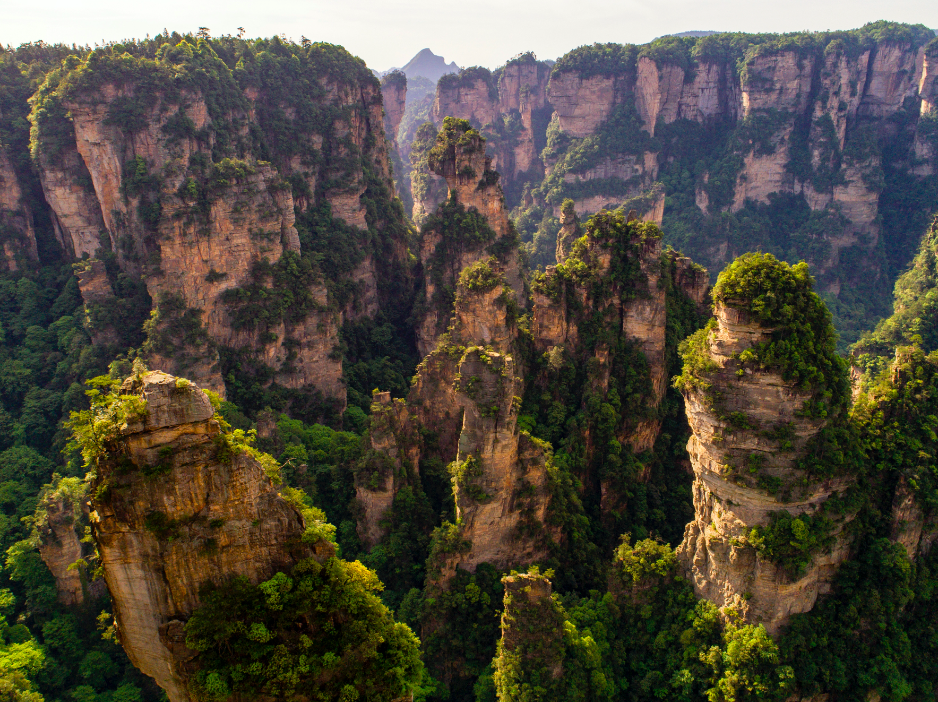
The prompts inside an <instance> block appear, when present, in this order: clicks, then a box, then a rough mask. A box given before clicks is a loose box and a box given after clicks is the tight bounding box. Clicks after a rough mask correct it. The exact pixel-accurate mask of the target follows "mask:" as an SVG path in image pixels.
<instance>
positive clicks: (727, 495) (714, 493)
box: [678, 304, 851, 633]
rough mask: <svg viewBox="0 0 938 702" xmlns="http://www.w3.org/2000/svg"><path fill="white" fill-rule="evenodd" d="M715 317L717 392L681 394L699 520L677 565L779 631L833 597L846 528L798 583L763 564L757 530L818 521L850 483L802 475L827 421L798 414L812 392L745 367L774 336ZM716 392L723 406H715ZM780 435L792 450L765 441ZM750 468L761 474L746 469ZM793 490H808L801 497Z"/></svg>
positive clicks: (712, 378) (704, 593)
mask: <svg viewBox="0 0 938 702" xmlns="http://www.w3.org/2000/svg"><path fill="white" fill-rule="evenodd" d="M716 318H717V323H718V326H717V328H716V329H714V330H713V331H711V332H710V335H709V349H710V357H711V359H712V360H713V361H714V363H715V364H716V366H717V369H716V370H715V371H713V372H712V373H710V374H708V375H707V382H709V383H710V384H711V386H712V387H711V388H710V389H702V388H699V387H698V388H692V389H686V390H685V393H684V398H685V406H686V409H687V418H688V422H689V423H690V427H691V431H692V432H693V434H692V436H691V438H690V440H689V441H688V444H687V450H688V453H689V454H690V458H691V464H692V465H693V469H694V476H695V480H694V486H693V494H694V510H695V519H694V521H692V522H691V523H690V524H688V525H687V528H686V530H685V532H684V541H683V542H682V543H681V545H680V547H679V548H678V558H679V559H680V560H681V562H682V563H683V564H684V567H685V569H686V570H687V572H688V574H689V577H690V580H691V583H692V585H693V586H694V591H695V592H696V593H697V595H698V596H699V597H703V598H706V599H708V600H710V601H711V602H713V603H715V604H716V605H717V606H718V607H721V608H723V607H729V606H732V607H735V608H736V609H737V610H738V611H739V613H740V614H741V615H742V616H743V617H744V618H745V619H746V620H747V621H749V622H753V623H762V624H764V625H765V627H766V629H767V630H768V631H769V632H770V633H775V632H777V631H778V630H779V629H780V628H781V627H783V626H784V625H785V624H786V623H787V621H788V620H789V618H790V617H791V615H793V614H798V613H801V612H807V611H808V610H810V609H811V608H812V607H813V606H814V603H815V601H816V600H817V597H818V595H821V594H824V593H826V592H829V591H830V585H831V582H832V580H833V577H834V574H835V572H836V570H837V566H838V565H839V564H840V563H841V562H842V561H844V560H845V559H846V558H847V556H848V547H849V543H848V540H847V538H846V536H845V535H844V534H843V526H844V522H843V521H842V522H840V523H838V524H837V525H836V527H835V534H834V536H835V539H834V544H833V546H832V547H831V548H830V549H829V550H827V551H826V552H822V553H818V554H815V555H814V557H813V560H812V562H811V564H810V566H809V567H808V569H807V571H806V572H805V573H804V574H803V575H801V576H799V577H797V578H792V577H791V576H790V574H788V573H787V572H785V571H784V570H783V569H782V568H780V567H778V566H776V565H775V564H774V563H772V562H770V561H769V560H767V559H765V558H763V557H761V556H760V555H759V554H758V552H757V551H756V550H755V548H754V547H753V546H751V545H750V544H749V540H748V539H749V535H750V532H751V530H752V529H753V527H756V526H765V525H767V524H768V523H769V522H770V519H771V515H772V513H773V512H779V511H783V510H784V511H787V512H788V513H789V514H791V515H793V516H798V515H802V514H807V515H813V514H815V513H816V512H817V511H818V510H819V509H820V508H821V506H822V505H823V503H824V502H825V501H827V499H828V498H830V497H831V496H832V495H834V494H836V493H838V492H841V491H843V490H845V489H846V488H847V487H848V486H849V484H850V482H851V479H850V478H848V477H844V478H836V479H828V480H822V481H818V480H809V479H808V478H807V476H805V475H803V473H802V472H801V471H799V470H798V469H797V467H796V461H797V459H798V458H800V457H802V456H803V455H804V453H805V451H806V450H807V449H806V447H807V445H808V442H809V441H810V440H811V439H812V438H813V437H814V436H815V435H816V434H817V433H818V432H819V431H820V430H821V429H822V427H823V426H824V423H825V422H824V420H820V419H813V418H810V417H805V416H803V414H802V412H801V410H802V408H803V406H804V403H805V401H806V400H809V399H810V398H811V397H812V394H811V393H810V392H806V391H803V390H799V389H798V388H797V387H795V385H794V383H791V382H786V381H785V380H784V379H783V378H782V376H781V375H780V374H779V373H778V372H777V371H774V370H758V369H756V370H753V369H752V368H750V367H746V366H744V365H743V364H741V363H740V361H739V360H738V358H739V354H740V353H741V352H743V351H745V350H747V349H749V348H751V347H752V346H754V345H755V344H758V343H760V342H762V341H766V340H768V339H770V338H771V333H772V329H769V328H766V327H762V326H760V325H759V324H758V323H757V322H756V321H755V320H754V319H753V318H752V315H751V314H750V313H749V312H748V311H746V310H745V309H742V308H737V307H733V306H730V305H724V304H719V305H717V307H716ZM738 371H741V372H742V374H741V375H740V374H739V373H738ZM715 393H718V394H719V401H716V400H714V399H713V398H714V396H715V395H714V394H715ZM732 415H736V416H739V415H741V416H744V417H745V419H746V421H745V423H743V422H741V421H737V422H736V423H735V424H731V423H730V421H729V420H728V419H727V417H729V416H732ZM779 427H787V428H788V438H787V439H785V440H787V441H789V442H790V446H789V447H788V448H786V449H783V448H782V447H781V444H780V440H776V439H773V438H769V437H767V436H766V435H765V433H766V432H768V431H772V430H774V429H777V428H779ZM753 456H755V457H757V459H758V460H757V462H756V463H755V464H753V463H752V457H753ZM751 465H756V466H757V467H756V468H755V469H746V466H751ZM760 477H769V478H773V479H778V480H781V481H783V482H784V484H786V485H787V486H788V489H789V491H791V493H792V494H791V495H788V493H786V492H785V491H782V492H780V493H777V494H770V493H768V492H766V490H765V489H764V488H762V487H761V485H760V482H759V479H760ZM802 478H804V480H802ZM795 483H798V484H799V485H800V486H801V487H799V488H798V489H797V490H794V489H793V486H794V484H795ZM780 494H784V495H786V496H784V497H782V496H780ZM848 519H849V517H848Z"/></svg>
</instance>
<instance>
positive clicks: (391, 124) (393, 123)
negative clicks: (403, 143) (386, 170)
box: [381, 71, 407, 148]
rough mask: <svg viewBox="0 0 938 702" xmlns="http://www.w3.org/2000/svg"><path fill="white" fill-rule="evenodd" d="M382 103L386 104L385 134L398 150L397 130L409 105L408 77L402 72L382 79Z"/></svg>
mask: <svg viewBox="0 0 938 702" xmlns="http://www.w3.org/2000/svg"><path fill="white" fill-rule="evenodd" d="M381 101H382V102H383V103H384V133H385V134H386V135H387V138H388V143H389V144H391V145H392V147H394V148H396V145H397V130H398V129H399V128H400V126H401V120H402V119H403V118H404V108H405V107H406V105H407V76H405V75H404V74H403V73H401V72H400V71H392V72H391V73H389V74H387V75H386V76H384V77H383V78H382V79H381Z"/></svg>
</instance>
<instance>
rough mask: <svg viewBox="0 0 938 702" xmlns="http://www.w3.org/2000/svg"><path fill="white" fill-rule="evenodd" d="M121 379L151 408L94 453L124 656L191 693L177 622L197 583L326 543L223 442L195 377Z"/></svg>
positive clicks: (319, 549)
mask: <svg viewBox="0 0 938 702" xmlns="http://www.w3.org/2000/svg"><path fill="white" fill-rule="evenodd" d="M121 391H122V392H123V393H131V394H135V395H137V396H138V397H140V398H141V399H146V401H147V412H146V415H145V416H144V417H142V418H141V419H140V420H139V421H135V422H133V423H132V424H131V425H129V426H127V427H126V428H125V429H124V430H123V431H122V433H121V436H120V437H119V438H118V439H117V440H116V441H115V442H114V444H113V445H112V446H111V447H110V448H109V451H108V454H107V456H106V457H105V458H104V459H103V460H101V461H99V463H98V466H97V469H96V471H95V474H94V478H93V480H92V482H91V487H90V494H91V495H92V496H93V497H92V505H91V506H92V509H93V510H94V512H93V514H92V528H93V533H94V538H95V541H96V542H97V544H98V552H99V554H100V558H101V565H102V567H103V570H104V578H105V581H106V582H107V586H108V589H109V590H110V592H111V597H112V599H113V602H114V614H115V618H116V623H117V628H118V633H119V635H120V640H121V643H122V645H123V646H124V650H125V651H126V652H127V655H128V657H129V658H130V660H131V662H133V664H134V665H136V666H137V667H138V668H139V669H140V670H141V671H143V672H144V673H146V674H147V675H149V676H151V677H153V678H154V679H155V680H156V682H157V683H158V684H159V685H160V687H162V688H163V690H165V691H166V694H167V696H168V697H169V699H170V700H171V702H188V701H189V700H190V699H191V697H190V694H189V692H188V690H187V688H186V677H187V675H188V674H189V673H190V672H191V671H190V670H189V668H188V667H187V662H188V661H189V660H190V659H191V658H192V657H193V656H194V652H192V651H189V650H188V649H187V648H186V647H185V643H184V642H185V637H184V635H183V626H184V623H185V621H186V619H187V618H188V617H189V615H191V614H192V612H193V611H194V610H195V609H197V608H198V607H199V603H200V599H199V592H200V589H201V588H202V587H203V586H204V585H205V584H206V583H215V584H222V583H223V582H226V581H228V580H229V579H230V578H231V577H234V576H244V577H246V578H247V579H248V580H249V581H250V582H252V583H257V582H260V581H262V580H265V579H267V578H270V577H271V576H272V575H273V574H274V573H276V572H278V571H282V570H289V568H290V567H291V566H292V565H293V564H295V563H296V562H297V561H298V560H299V559H300V558H302V557H309V556H314V557H317V558H325V557H327V556H329V555H331V554H332V553H333V548H332V546H331V544H328V543H324V542H318V543H317V544H314V545H307V544H304V543H302V542H301V541H300V536H301V535H302V534H303V531H304V528H305V525H304V522H303V517H302V516H301V514H300V513H299V512H298V511H297V509H296V508H295V507H294V506H293V505H292V504H290V503H289V502H287V501H286V500H284V499H283V498H282V497H280V495H279V494H278V491H277V487H276V486H275V485H274V483H273V482H272V481H271V479H270V478H269V477H268V476H267V475H266V474H265V472H264V469H263V468H262V467H261V465H260V464H259V463H258V462H257V460H255V459H254V458H253V457H252V456H251V455H249V454H247V453H236V454H234V455H227V454H225V453H221V452H220V449H219V445H220V444H219V441H220V439H221V437H220V428H219V425H218V423H217V422H216V421H215V420H214V419H213V418H212V407H211V404H210V402H209V400H208V397H206V395H205V393H203V392H202V391H201V390H200V389H199V388H198V386H197V385H195V384H194V383H188V384H184V383H179V382H177V379H176V378H174V377H172V376H169V375H167V374H165V373H161V372H159V371H153V372H149V373H146V374H144V375H142V376H140V377H138V378H131V379H129V380H128V381H127V382H125V384H124V386H123V388H122V390H121ZM154 466H159V469H158V470H157V469H154ZM144 470H149V471H151V472H154V474H153V475H150V476H147V475H144V472H143V471H144ZM169 536H172V538H168V537H169Z"/></svg>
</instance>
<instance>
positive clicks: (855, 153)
mask: <svg viewBox="0 0 938 702" xmlns="http://www.w3.org/2000/svg"><path fill="white" fill-rule="evenodd" d="M933 38H934V34H933V32H931V31H930V30H926V29H925V28H924V27H921V26H920V25H915V26H911V25H895V24H891V23H886V22H880V23H873V24H871V25H868V26H866V27H864V28H861V29H859V30H853V31H851V32H830V33H821V34H805V35H803V36H800V37H799V39H798V41H797V42H796V41H795V40H792V41H791V42H788V41H787V40H786V39H782V38H779V37H775V36H770V35H765V36H760V37H757V36H755V35H752V36H748V37H747V38H746V40H745V42H744V43H745V45H744V44H743V43H739V42H738V41H737V40H736V39H734V38H733V37H732V36H730V35H721V34H717V35H713V36H709V37H702V38H677V37H670V38H668V37H664V38H661V39H658V40H655V41H654V42H651V43H650V44H647V45H644V46H629V45H615V44H608V45H595V46H592V47H589V46H585V47H580V48H579V49H576V50H574V51H571V52H570V53H568V54H567V55H566V56H564V57H562V58H561V59H560V60H559V61H558V62H557V64H556V65H555V66H554V67H553V68H552V69H551V74H550V79H549V82H548V84H547V86H546V92H545V100H546V102H545V105H546V107H545V109H546V111H547V112H550V111H551V110H552V111H553V113H552V118H551V120H550V122H549V123H547V122H546V121H545V122H543V123H541V124H542V125H543V126H542V127H541V129H543V130H544V131H543V132H541V131H537V130H536V134H535V140H539V139H543V140H544V141H543V142H542V143H544V144H545V148H543V149H542V150H541V152H540V157H541V159H542V161H543V164H544V168H545V176H544V178H543V179H539V178H532V177H524V178H522V180H527V181H528V183H527V186H524V185H523V183H519V184H517V187H515V185H514V184H512V187H511V188H509V189H508V190H509V193H510V197H509V201H510V202H509V204H510V206H511V207H512V208H515V207H517V208H518V209H517V210H516V211H515V215H516V216H517V217H518V221H519V224H518V226H519V231H520V233H521V236H522V240H523V241H524V242H526V243H527V242H531V244H530V245H531V246H533V247H534V249H535V250H536V252H537V257H536V258H535V259H534V260H537V261H538V262H540V261H541V260H542V259H543V260H544V261H545V265H546V263H549V262H550V257H551V255H552V254H553V246H552V245H550V246H549V247H545V248H544V249H543V251H542V250H541V244H540V243H539V242H540V240H545V239H547V240H552V238H553V236H555V234H556V231H557V229H558V228H559V225H558V223H557V221H556V219H552V218H551V217H548V216H545V215H546V213H547V212H549V211H550V212H552V217H553V218H558V217H559V216H560V206H561V204H562V202H563V201H564V200H566V199H568V198H569V199H572V200H573V201H574V203H575V209H576V211H577V213H578V214H579V215H580V216H584V215H587V214H591V213H593V212H597V211H599V210H600V209H602V208H607V209H611V208H614V207H615V206H618V205H622V204H624V203H625V207H626V209H627V210H628V209H636V210H641V208H640V207H637V206H636V205H635V204H629V201H630V200H632V199H633V198H642V199H647V196H646V195H645V194H646V193H647V192H648V191H649V190H650V189H651V188H653V187H656V183H660V184H661V186H663V192H662V193H661V197H660V198H658V200H657V202H656V204H655V206H654V207H651V208H649V209H653V210H655V214H654V215H653V216H651V217H649V218H650V219H652V220H653V221H656V222H658V223H659V224H662V223H663V228H664V229H665V231H666V232H667V234H666V240H667V242H668V243H671V244H673V245H674V246H675V247H677V248H680V249H681V250H683V251H684V252H685V253H688V254H690V255H691V256H693V257H694V259H695V260H697V261H699V262H701V263H703V264H704V265H707V266H708V267H709V268H710V269H711V270H719V269H720V268H722V267H723V266H724V265H725V264H726V263H728V262H729V261H731V260H732V259H733V258H735V257H736V256H739V255H741V254H742V253H744V252H745V251H748V250H753V249H755V248H761V249H762V250H768V251H772V252H773V253H775V254H776V255H777V256H780V257H786V258H788V259H791V260H795V259H798V258H804V259H805V260H808V261H809V262H810V263H811V264H812V267H813V269H814V270H815V271H816V274H817V275H818V280H819V285H820V287H821V289H822V290H823V291H824V292H825V293H828V294H830V295H833V296H834V297H835V298H837V299H838V300H840V299H841V298H842V299H843V300H848V299H850V300H852V299H859V300H863V302H862V306H861V308H856V307H853V308H851V307H850V306H849V305H844V306H841V305H839V304H835V305H834V306H833V308H832V310H833V312H834V314H835V316H836V317H837V320H838V323H839V324H838V326H839V328H840V329H841V330H842V333H843V336H844V339H845V340H847V341H848V342H849V341H853V340H855V339H856V338H857V336H858V335H859V333H860V331H861V330H862V329H864V328H865V327H866V326H868V325H869V323H870V320H871V319H873V318H875V317H878V316H881V315H884V314H888V299H889V293H890V290H891V285H892V279H891V276H892V275H893V274H892V273H891V271H892V270H899V269H901V268H902V267H903V266H904V265H906V263H907V262H908V260H909V255H910V252H911V251H912V250H914V242H915V240H916V239H917V237H918V236H919V235H920V234H921V231H922V230H924V228H925V226H927V222H926V221H925V220H924V218H923V217H922V216H920V215H915V216H914V220H915V221H914V223H910V222H909V221H908V216H909V212H910V211H916V212H927V211H930V210H931V209H933V208H934V206H935V200H934V195H933V193H934V182H933V180H932V179H933V178H934V177H935V172H936V171H935V164H934V162H933V161H934V156H935V146H934V143H935V142H934V137H933V136H929V135H933V134H934V133H935V130H934V128H933V126H932V123H933V120H934V118H933V117H929V115H931V114H932V113H931V112H930V110H931V105H932V104H933V103H934V97H933V93H934V89H935V88H934V76H933V75H932V74H933V73H934V70H933V65H932V64H933V63H934V58H933V57H931V56H930V54H934V49H926V44H928V42H929V41H931V40H932V39H933ZM928 46H931V45H930V44H929V45H928ZM499 80H501V78H500V79H499ZM470 82H471V81H467V83H466V84H465V85H463V87H462V88H461V90H459V91H457V90H455V89H454V90H453V91H451V94H450V95H449V96H447V95H444V93H443V92H442V89H441V92H440V94H439V96H438V98H439V99H438V108H439V110H440V112H439V115H438V117H437V119H439V118H441V117H442V116H443V115H444V114H446V112H445V109H449V110H451V112H452V113H453V114H456V113H457V112H459V111H460V110H462V112H461V113H460V114H461V116H467V117H470V118H473V117H472V116H473V115H474V114H475V115H477V116H476V117H474V118H475V119H477V120H478V121H479V122H480V123H482V122H484V120H485V119H488V118H490V113H491V112H492V109H491V106H492V105H494V104H495V103H494V101H493V100H492V99H488V100H487V99H486V98H485V94H486V91H485V90H484V85H483V83H484V81H483V80H482V79H481V78H480V77H479V76H474V82H472V85H474V86H476V87H472V85H469V83H470ZM490 82H491V81H490ZM454 84H455V83H454ZM492 85H494V84H492ZM499 85H500V83H499ZM491 92H492V94H493V95H494V94H495V91H494V89H492V90H491ZM496 113H497V111H496ZM542 135H543V136H542ZM909 179H911V180H909ZM913 181H915V182H917V183H919V184H920V186H921V188H922V189H921V190H917V188H918V187H919V185H915V186H912V185H911V184H912V182H913ZM661 186H657V187H661ZM910 188H912V190H910ZM913 191H914V192H916V193H918V194H917V195H915V196H913V199H914V200H915V203H914V204H913V203H912V202H910V201H909V199H908V198H907V195H908V193H909V192H913ZM665 194H666V195H667V210H665V207H664V206H665V198H664V195H665ZM910 228H911V229H915V234H914V235H910V234H909V230H910ZM881 238H882V241H881ZM879 247H882V248H883V249H884V250H885V251H886V252H887V257H888V259H889V260H890V261H891V262H892V263H891V264H889V266H885V267H884V266H883V264H882V262H881V261H880V260H879V259H877V255H878V254H876V253H875V251H876V250H878V248H879ZM861 261H862V263H860V262H861ZM860 269H862V270H864V271H866V273H865V274H864V275H860V274H859V273H858V271H859V270H860ZM869 271H873V272H874V273H873V274H872V275H870V274H869Z"/></svg>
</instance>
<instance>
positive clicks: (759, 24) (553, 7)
mask: <svg viewBox="0 0 938 702" xmlns="http://www.w3.org/2000/svg"><path fill="white" fill-rule="evenodd" d="M0 8H2V10H0V17H2V21H0V42H2V43H3V44H5V45H9V44H14V45H15V44H20V43H22V42H27V41H36V40H39V39H42V40H44V41H47V42H66V43H69V44H70V43H72V42H77V43H82V44H84V43H88V44H92V45H93V44H95V43H96V42H98V43H100V42H102V40H104V41H111V40H119V39H125V38H131V37H142V36H145V35H146V34H147V33H149V34H150V35H154V34H157V33H159V32H160V31H161V30H162V29H163V28H164V27H167V28H169V29H170V31H172V30H177V31H180V32H186V31H195V30H196V29H197V28H198V27H199V26H206V27H208V28H209V29H210V30H211V32H212V34H215V35H221V34H228V33H231V34H235V33H236V32H237V28H238V27H244V28H245V30H246V32H247V35H248V36H254V37H256V36H271V35H274V34H281V33H283V34H286V36H287V37H291V38H293V39H295V40H297V41H298V40H299V39H300V36H307V37H309V38H310V39H312V40H314V41H328V42H332V43H335V44H341V45H343V46H344V47H345V48H346V49H348V50H349V51H351V52H352V53H353V54H357V55H358V56H361V57H362V58H363V59H365V61H366V62H367V63H368V65H369V66H371V67H372V68H376V69H378V70H384V69H386V68H390V67H391V66H401V65H403V64H404V63H405V62H406V61H408V60H409V59H410V58H411V57H412V56H413V55H414V54H415V53H417V52H418V51H419V50H420V49H422V48H424V47H429V48H430V49H432V50H433V51H434V52H435V53H437V54H441V55H443V56H444V57H445V58H446V60H447V61H456V63H457V64H459V65H460V66H470V65H482V66H488V67H490V68H495V67H496V66H499V65H501V64H503V63H504V62H505V61H506V60H507V59H509V58H511V57H512V56H514V55H515V54H517V53H520V52H522V51H534V52H535V53H536V54H537V56H538V58H542V59H552V58H557V57H558V56H561V55H563V54H564V53H566V52H567V51H569V50H570V49H573V48H575V47H577V46H580V45H582V44H591V43H593V42H597V41H599V42H606V41H615V42H632V43H644V42H646V41H650V40H651V39H654V38H655V37H657V36H661V35H662V34H670V33H674V32H683V31H687V30H693V29H698V30H700V29H714V30H733V31H748V32H787V31H798V30H804V29H810V30H824V29H852V28H854V27H859V26H861V25H863V24H864V23H866V22H869V21H873V20H877V19H889V20H895V21H900V22H913V23H921V24H925V25H928V26H929V27H932V28H938V2H936V1H935V0H890V1H889V2H883V1H882V0H876V1H873V0H853V1H852V2H851V1H845V0H841V1H839V2H832V1H830V0H782V1H779V0H768V1H767V0H716V1H714V0H711V1H703V0H656V1H649V0H645V1H643V2H639V1H637V0H616V1H614V2H613V1H608V0H607V1H602V0H564V1H563V2H561V1H560V0H540V1H539V2H534V1H532V0H514V1H512V0H476V1H475V2H472V1H466V0H461V1H460V0H457V1H456V2H451V1H448V0H434V1H433V2H429V1H427V0H397V1H396V2H379V1H378V0H331V1H328V2H327V1H325V0H273V1H272V2H263V1H258V0H161V1H157V2H142V1H141V0H84V1H83V2H76V0H38V1H37V0H32V1H30V0H26V1H23V0H0Z"/></svg>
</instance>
